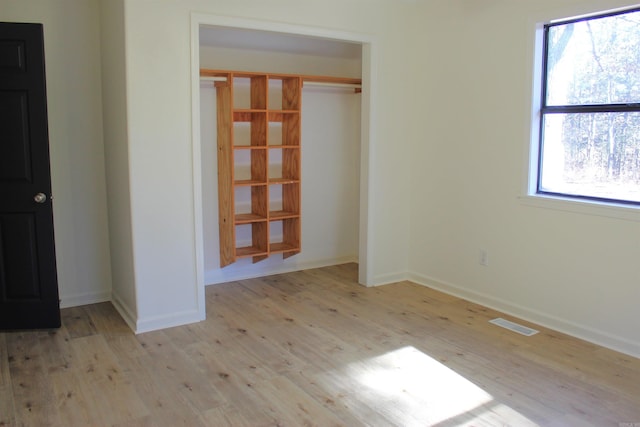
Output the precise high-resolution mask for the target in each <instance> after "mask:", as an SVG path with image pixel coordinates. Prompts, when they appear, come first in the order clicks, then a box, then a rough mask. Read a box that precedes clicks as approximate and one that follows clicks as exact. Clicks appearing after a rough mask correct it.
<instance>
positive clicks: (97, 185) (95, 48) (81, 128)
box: [0, 0, 111, 307]
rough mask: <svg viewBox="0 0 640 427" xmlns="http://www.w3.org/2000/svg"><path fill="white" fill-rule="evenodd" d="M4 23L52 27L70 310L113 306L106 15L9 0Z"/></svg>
mask: <svg viewBox="0 0 640 427" xmlns="http://www.w3.org/2000/svg"><path fill="white" fill-rule="evenodd" d="M0 20H3V21H12V22H35V23H42V24H44V39H45V40H44V44H45V62H46V72H47V103H48V114H49V145H50V152H51V175H52V185H53V196H54V198H55V200H54V203H53V215H54V227H55V242H56V253H57V264H58V286H59V290H60V298H61V300H62V303H61V304H62V306H63V307H68V306H73V305H80V304H87V303H91V302H97V301H105V300H108V299H110V294H111V271H110V260H109V238H108V232H107V215H106V190H105V177H104V176H105V174H104V151H103V139H102V107H101V102H102V100H101V91H100V78H101V73H100V32H99V10H98V3H97V1H95V0H56V1H50V0H3V1H2V5H1V6H0Z"/></svg>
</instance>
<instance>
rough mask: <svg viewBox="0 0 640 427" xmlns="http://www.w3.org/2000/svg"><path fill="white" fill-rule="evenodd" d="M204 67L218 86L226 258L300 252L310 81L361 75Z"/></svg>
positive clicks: (227, 261) (350, 81)
mask: <svg viewBox="0 0 640 427" xmlns="http://www.w3.org/2000/svg"><path fill="white" fill-rule="evenodd" d="M200 75H201V77H205V78H212V79H213V80H214V81H215V87H216V104H217V119H218V135H217V136H218V199H219V200H218V210H219V212H218V213H219V229H220V265H221V266H222V267H225V266H227V265H229V264H232V263H234V262H235V261H236V260H237V259H239V258H252V259H253V262H258V261H261V260H263V259H265V258H267V257H268V256H269V255H272V254H282V256H283V258H288V257H290V256H293V255H295V254H297V253H299V252H300V248H301V245H300V241H301V236H300V223H301V218H300V206H301V203H300V196H301V183H300V177H301V171H300V157H301V153H300V135H301V132H300V123H301V117H300V112H301V104H302V86H303V82H305V81H314V82H320V83H323V84H327V83H329V84H332V83H335V84H340V85H344V84H350V85H360V84H361V81H360V79H350V78H339V77H324V76H301V75H289V74H265V73H252V72H241V71H220V70H205V69H203V70H200ZM355 91H356V92H359V86H358V87H357V88H355Z"/></svg>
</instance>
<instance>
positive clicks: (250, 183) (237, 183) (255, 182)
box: [233, 179, 267, 187]
mask: <svg viewBox="0 0 640 427" xmlns="http://www.w3.org/2000/svg"><path fill="white" fill-rule="evenodd" d="M233 185H235V186H237V187H240V186H245V187H250V186H254V185H267V183H266V182H265V181H260V180H255V179H239V180H237V181H234V182H233Z"/></svg>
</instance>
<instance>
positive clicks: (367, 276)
mask: <svg viewBox="0 0 640 427" xmlns="http://www.w3.org/2000/svg"><path fill="white" fill-rule="evenodd" d="M201 25H209V26H220V27H230V28H235V29H245V30H258V31H272V32H278V33H284V34H289V35H292V36H307V37H312V38H318V39H332V40H338V41H344V42H350V43H359V44H360V45H361V46H362V99H361V113H360V133H361V136H360V218H359V233H358V236H359V237H358V239H359V242H358V264H359V267H358V268H359V271H358V281H359V283H360V284H362V285H364V286H373V285H374V283H373V274H372V262H370V261H371V256H372V254H373V250H372V245H373V241H374V230H373V227H372V223H373V221H372V219H371V212H372V206H371V205H372V202H373V200H372V199H373V198H372V196H371V195H372V193H371V187H372V186H371V182H370V170H371V165H372V164H373V155H374V150H373V148H374V143H375V141H374V136H375V132H374V129H373V123H374V121H373V120H372V116H373V115H374V113H375V111H374V109H373V106H374V105H375V102H374V99H375V95H376V93H375V88H376V87H377V86H376V84H375V82H376V79H377V76H376V73H375V70H376V67H374V66H373V65H374V64H375V63H376V50H377V49H376V44H377V43H376V39H375V37H374V36H372V35H368V34H359V33H352V32H344V31H336V30H328V29H324V28H316V27H308V26H300V25H292V24H286V23H280V22H270V21H260V20H253V19H241V18H234V17H228V16H222V15H214V14H203V13H197V12H193V13H192V14H191V122H192V123H191V125H192V130H191V138H192V140H191V145H192V156H193V191H194V193H193V199H194V236H195V255H196V280H197V283H198V299H199V301H200V303H199V304H198V306H199V307H198V309H199V311H200V314H201V316H202V318H204V316H205V314H204V313H205V311H204V310H205V307H204V300H205V299H204V287H205V272H204V238H203V236H204V225H203V215H202V212H203V201H202V197H203V196H202V167H201V165H202V163H201V161H202V151H201V149H202V147H201V145H202V143H201V139H200V56H199V55H200V26H201Z"/></svg>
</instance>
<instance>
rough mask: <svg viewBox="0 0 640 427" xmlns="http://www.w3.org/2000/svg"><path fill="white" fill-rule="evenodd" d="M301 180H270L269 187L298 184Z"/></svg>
mask: <svg viewBox="0 0 640 427" xmlns="http://www.w3.org/2000/svg"><path fill="white" fill-rule="evenodd" d="M299 182H300V180H299V179H291V178H269V185H282V184H297V183H299Z"/></svg>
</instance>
